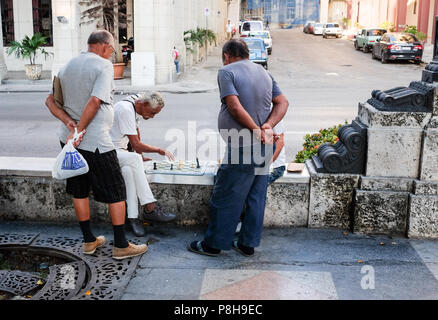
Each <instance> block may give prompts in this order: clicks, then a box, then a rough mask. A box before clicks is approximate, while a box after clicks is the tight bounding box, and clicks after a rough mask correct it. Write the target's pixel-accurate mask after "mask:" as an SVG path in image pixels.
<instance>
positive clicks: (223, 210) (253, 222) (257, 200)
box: [204, 161, 268, 250]
mask: <svg viewBox="0 0 438 320" xmlns="http://www.w3.org/2000/svg"><path fill="white" fill-rule="evenodd" d="M257 167H260V166H259V165H257V164H255V163H254V161H252V163H251V164H222V165H221V166H220V168H219V170H218V173H217V176H216V182H215V185H214V188H213V194H212V196H211V199H210V223H209V225H208V228H207V231H206V232H205V238H204V240H205V242H206V244H207V245H208V246H209V247H212V248H216V249H220V250H229V249H231V242H232V241H233V239H234V234H235V231H236V227H237V224H238V223H239V220H240V219H239V218H240V214H241V213H242V210H243V207H244V205H245V203H246V204H247V207H246V215H245V219H244V220H243V223H242V228H241V231H240V234H239V243H241V244H243V245H245V246H248V247H257V246H259V245H260V239H261V234H262V229H263V218H264V214H265V204H266V193H267V188H268V175H267V174H264V175H257V174H256V168H257Z"/></svg>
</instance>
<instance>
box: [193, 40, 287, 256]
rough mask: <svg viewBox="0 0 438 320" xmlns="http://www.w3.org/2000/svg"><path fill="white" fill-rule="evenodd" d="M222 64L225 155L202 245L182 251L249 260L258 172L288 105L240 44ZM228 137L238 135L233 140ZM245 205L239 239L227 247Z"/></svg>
mask: <svg viewBox="0 0 438 320" xmlns="http://www.w3.org/2000/svg"><path fill="white" fill-rule="evenodd" d="M222 59H223V62H224V67H223V68H221V69H220V70H219V73H218V84H219V91H220V98H221V102H222V106H221V110H220V113H219V118H218V127H219V131H220V133H221V136H222V137H223V138H224V139H225V142H226V143H227V154H226V157H225V159H224V160H225V161H224V162H225V163H223V164H222V165H221V166H220V168H219V170H218V173H217V176H216V182H215V185H214V188H213V195H212V196H211V199H210V223H209V225H208V228H207V231H206V232H205V236H204V240H203V241H194V242H192V243H190V244H189V246H188V249H189V250H190V251H192V252H195V253H199V254H205V255H209V256H217V255H219V254H220V252H221V250H229V249H230V248H233V249H235V250H236V251H238V252H239V253H241V254H243V255H245V256H250V255H252V254H254V247H257V246H259V244H260V238H261V232H262V229H263V218H264V210H265V202H266V192H267V187H268V172H267V171H266V169H264V170H258V169H260V167H263V168H266V167H267V168H269V162H270V160H271V159H272V155H273V149H274V146H273V142H274V138H276V137H274V136H273V132H272V129H273V128H274V127H275V126H276V125H277V123H279V122H280V121H281V120H282V119H283V117H284V115H285V114H286V111H287V108H288V106H289V102H288V101H287V99H286V97H285V96H284V95H283V94H282V93H281V91H280V89H279V88H278V86H277V84H276V82H275V81H274V79H273V77H272V76H271V75H270V74H269V73H268V72H267V71H266V70H265V69H264V68H263V67H262V66H260V65H257V64H255V63H253V62H251V61H250V60H249V49H248V46H247V45H246V44H245V42H243V41H241V40H230V41H228V42H227V43H226V44H225V45H224V47H223V49H222ZM271 107H272V111H271ZM233 132H238V134H237V138H236V135H235V134H233ZM258 150H259V154H258V155H259V157H258V159H257V157H256V154H257V152H258ZM269 150H270V152H269ZM260 160H261V161H262V162H260ZM245 204H246V214H245V218H244V220H243V223H242V228H241V231H240V234H239V239H238V240H235V241H233V237H234V233H235V230H236V226H237V224H238V223H239V218H240V215H241V213H242V210H243V207H244V205H245Z"/></svg>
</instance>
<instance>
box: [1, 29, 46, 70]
mask: <svg viewBox="0 0 438 320" xmlns="http://www.w3.org/2000/svg"><path fill="white" fill-rule="evenodd" d="M46 43H47V39H46V38H45V37H44V36H43V35H42V34H41V33H39V32H38V33H35V34H34V35H33V36H32V38H29V36H25V37H24V39H23V40H22V41H21V42H20V41H12V42H11V45H10V47H9V48H8V50H7V54H8V55H12V54H15V56H16V57H17V58H18V59H29V61H30V64H31V65H35V62H36V57H37V56H38V54H42V55H44V58H45V59H47V57H48V56H49V55H51V54H52V53H49V52H47V51H46V50H44V48H42V47H43V46H44V45H45V44H46Z"/></svg>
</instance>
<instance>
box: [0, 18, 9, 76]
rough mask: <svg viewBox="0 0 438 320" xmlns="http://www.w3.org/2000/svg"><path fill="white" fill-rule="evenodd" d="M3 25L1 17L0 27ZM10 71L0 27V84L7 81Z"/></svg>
mask: <svg viewBox="0 0 438 320" xmlns="http://www.w3.org/2000/svg"><path fill="white" fill-rule="evenodd" d="M1 25H2V16H1V15H0V26H1ZM7 73H8V69H7V68H6V63H5V56H4V54H3V30H2V28H1V27H0V84H1V82H2V80H4V79H6V76H7Z"/></svg>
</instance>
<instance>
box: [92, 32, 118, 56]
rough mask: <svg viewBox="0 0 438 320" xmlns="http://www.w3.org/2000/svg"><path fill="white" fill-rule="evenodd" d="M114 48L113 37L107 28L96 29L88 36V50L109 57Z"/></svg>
mask: <svg viewBox="0 0 438 320" xmlns="http://www.w3.org/2000/svg"><path fill="white" fill-rule="evenodd" d="M114 50H115V46H114V37H113V35H112V34H111V33H110V32H108V31H107V30H97V31H94V32H92V33H91V34H90V36H89V37H88V51H89V52H93V53H95V54H97V55H99V56H101V57H102V58H104V59H109V58H110V57H111V55H112V54H113V52H114Z"/></svg>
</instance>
